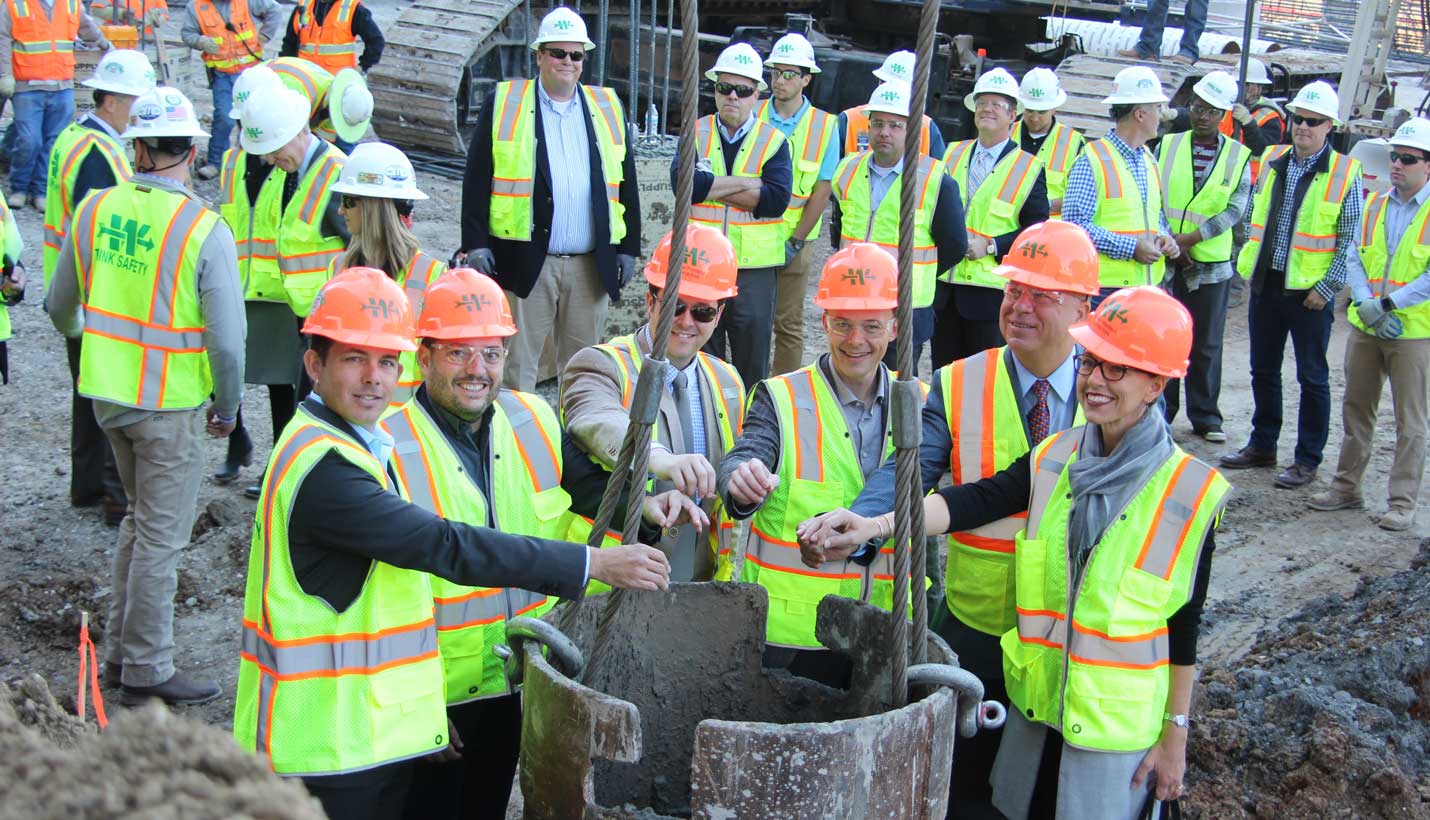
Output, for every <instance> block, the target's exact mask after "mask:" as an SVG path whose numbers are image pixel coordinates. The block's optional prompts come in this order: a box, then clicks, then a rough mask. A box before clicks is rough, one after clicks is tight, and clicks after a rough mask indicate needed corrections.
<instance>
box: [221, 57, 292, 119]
mask: <svg viewBox="0 0 1430 820" xmlns="http://www.w3.org/2000/svg"><path fill="white" fill-rule="evenodd" d="M282 87H283V78H282V77H279V76H278V72H276V71H274V70H273V69H272V68H269V67H268V66H267V65H266V64H263V63H260V64H258V65H256V66H252V67H251V68H247V69H244V71H243V73H241V74H239V75H238V78H237V79H235V80H234V81H233V107H231V108H229V110H228V118H229V119H231V120H236V119H238V118H239V116H240V115H241V114H242V113H243V103H244V102H245V101H247V100H248V98H249V97H250V96H252V95H253V94H254V93H261V92H263V91H265V90H271V89H277V88H282Z"/></svg>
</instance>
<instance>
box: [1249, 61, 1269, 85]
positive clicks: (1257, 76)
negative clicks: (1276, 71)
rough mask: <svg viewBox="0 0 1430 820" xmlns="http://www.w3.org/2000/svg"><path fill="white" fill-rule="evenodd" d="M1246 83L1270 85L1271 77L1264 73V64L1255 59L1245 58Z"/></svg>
mask: <svg viewBox="0 0 1430 820" xmlns="http://www.w3.org/2000/svg"><path fill="white" fill-rule="evenodd" d="M1246 81H1247V82H1248V83H1253V84H1255V85H1271V75H1270V74H1268V73H1267V72H1266V63H1263V62H1261V61H1260V60H1258V59H1256V58H1255V57H1248V58H1246Z"/></svg>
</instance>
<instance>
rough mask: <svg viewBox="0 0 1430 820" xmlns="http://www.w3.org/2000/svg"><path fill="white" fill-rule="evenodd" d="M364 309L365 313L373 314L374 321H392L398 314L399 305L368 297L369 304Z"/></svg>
mask: <svg viewBox="0 0 1430 820" xmlns="http://www.w3.org/2000/svg"><path fill="white" fill-rule="evenodd" d="M362 309H363V311H364V312H366V313H369V314H372V318H374V319H379V318H381V319H390V318H392V317H393V316H396V315H397V313H398V310H397V305H395V304H393V303H392V302H389V301H388V300H386V299H379V298H377V297H376V296H371V297H368V300H367V304H366V305H363V308H362Z"/></svg>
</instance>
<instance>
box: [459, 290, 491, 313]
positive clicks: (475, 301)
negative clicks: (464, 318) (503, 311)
mask: <svg viewBox="0 0 1430 820" xmlns="http://www.w3.org/2000/svg"><path fill="white" fill-rule="evenodd" d="M491 306H492V300H491V298H490V297H488V296H487V295H486V294H485V293H479V294H477V295H476V296H473V295H472V294H470V293H464V294H462V298H461V299H458V300H457V307H460V308H466V310H467V312H468V313H480V312H481V311H482V309H483V308H489V307H491Z"/></svg>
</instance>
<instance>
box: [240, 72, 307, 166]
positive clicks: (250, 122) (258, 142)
mask: <svg viewBox="0 0 1430 820" xmlns="http://www.w3.org/2000/svg"><path fill="white" fill-rule="evenodd" d="M265 91H267V92H268V93H265V94H264V95H263V96H261V97H249V98H248V100H247V101H245V102H244V104H243V110H242V111H241V112H240V113H239V117H238V119H239V121H240V122H241V123H242V126H243V127H241V128H239V129H238V144H239V145H240V146H241V147H242V148H243V150H245V151H247V152H248V153H250V154H253V155H254V156H263V155H264V154H271V153H273V152H274V151H277V150H278V149H279V148H282V147H283V146H285V145H287V144H288V143H289V142H291V141H292V139H293V138H294V137H296V136H298V134H299V133H300V132H301V131H302V130H303V126H305V125H307V124H308V98H307V97H304V96H303V95H302V94H299V93H298V92H297V91H294V90H293V89H291V88H289V87H287V86H284V87H282V88H274V89H272V90H268V89H265Z"/></svg>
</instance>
